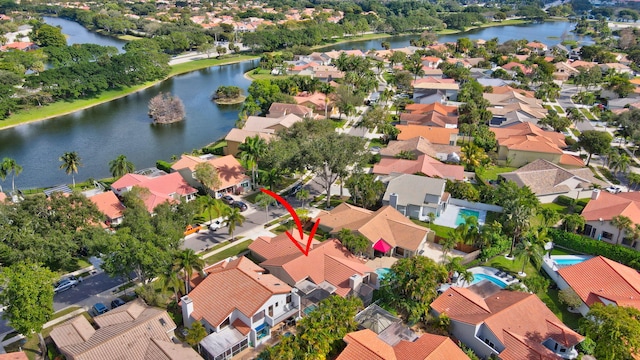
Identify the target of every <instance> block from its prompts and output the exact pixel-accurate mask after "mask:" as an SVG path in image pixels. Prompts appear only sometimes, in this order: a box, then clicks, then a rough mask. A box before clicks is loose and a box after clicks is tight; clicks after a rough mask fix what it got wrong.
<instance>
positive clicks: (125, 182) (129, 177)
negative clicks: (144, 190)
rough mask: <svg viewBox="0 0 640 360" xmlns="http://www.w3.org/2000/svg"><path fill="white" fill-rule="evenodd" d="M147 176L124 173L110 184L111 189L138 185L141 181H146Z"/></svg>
mask: <svg viewBox="0 0 640 360" xmlns="http://www.w3.org/2000/svg"><path fill="white" fill-rule="evenodd" d="M148 179H149V178H148V177H146V176H144V175H138V174H126V175H124V176H123V177H121V178H120V179H118V180H116V181H115V182H114V183H113V184H111V188H112V189H118V190H119V189H124V188H128V187H131V186H134V185H140V184H141V183H143V182H145V181H147V180H148Z"/></svg>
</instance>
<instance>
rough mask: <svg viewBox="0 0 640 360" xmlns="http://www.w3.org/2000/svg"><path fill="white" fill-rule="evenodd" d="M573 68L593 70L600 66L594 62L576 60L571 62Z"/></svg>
mask: <svg viewBox="0 0 640 360" xmlns="http://www.w3.org/2000/svg"><path fill="white" fill-rule="evenodd" d="M571 66H573V67H574V68H576V69H577V68H579V67H583V68H587V69H591V68H592V67H594V66H598V63H595V62H592V61H582V60H575V61H573V62H571Z"/></svg>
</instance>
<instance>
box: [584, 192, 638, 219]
mask: <svg viewBox="0 0 640 360" xmlns="http://www.w3.org/2000/svg"><path fill="white" fill-rule="evenodd" d="M581 215H582V217H583V218H584V219H585V220H586V221H599V220H600V219H602V220H605V221H610V220H611V219H612V218H613V217H614V216H617V215H623V216H626V217H628V218H629V219H631V221H632V222H633V223H634V224H640V193H637V192H629V193H624V192H623V193H619V194H611V193H609V192H607V191H600V193H599V194H598V198H597V199H596V200H590V201H589V203H588V204H587V206H585V207H584V210H582V214H581Z"/></svg>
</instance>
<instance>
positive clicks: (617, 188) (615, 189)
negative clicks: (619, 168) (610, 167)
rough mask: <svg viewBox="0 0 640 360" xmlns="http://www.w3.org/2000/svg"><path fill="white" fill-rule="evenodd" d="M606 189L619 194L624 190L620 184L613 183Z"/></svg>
mask: <svg viewBox="0 0 640 360" xmlns="http://www.w3.org/2000/svg"><path fill="white" fill-rule="evenodd" d="M605 190H607V191H608V192H610V193H612V194H617V193H621V192H622V188H621V187H620V186H616V185H611V186H609V187H608V188H606V189H605Z"/></svg>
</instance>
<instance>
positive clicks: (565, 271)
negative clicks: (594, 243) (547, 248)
mask: <svg viewBox="0 0 640 360" xmlns="http://www.w3.org/2000/svg"><path fill="white" fill-rule="evenodd" d="M558 274H560V276H562V278H563V279H564V280H565V281H566V282H567V284H569V286H571V288H573V290H574V291H575V292H576V293H577V294H578V296H580V298H581V299H582V301H583V302H584V303H585V304H587V305H588V306H591V305H593V304H594V303H596V302H600V303H602V302H603V301H602V300H600V298H604V299H607V300H609V301H612V302H614V303H617V304H618V305H621V306H632V307H635V308H636V309H639V310H640V274H639V273H638V272H637V271H636V270H635V269H632V268H630V267H628V266H625V265H622V264H620V263H617V262H615V261H613V260H610V259H607V258H605V257H603V256H596V257H594V258H591V259H589V260H587V261H583V262H581V263H579V264H575V265H572V266H567V267H563V268H561V269H559V270H558ZM623 304H624V305H623Z"/></svg>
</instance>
